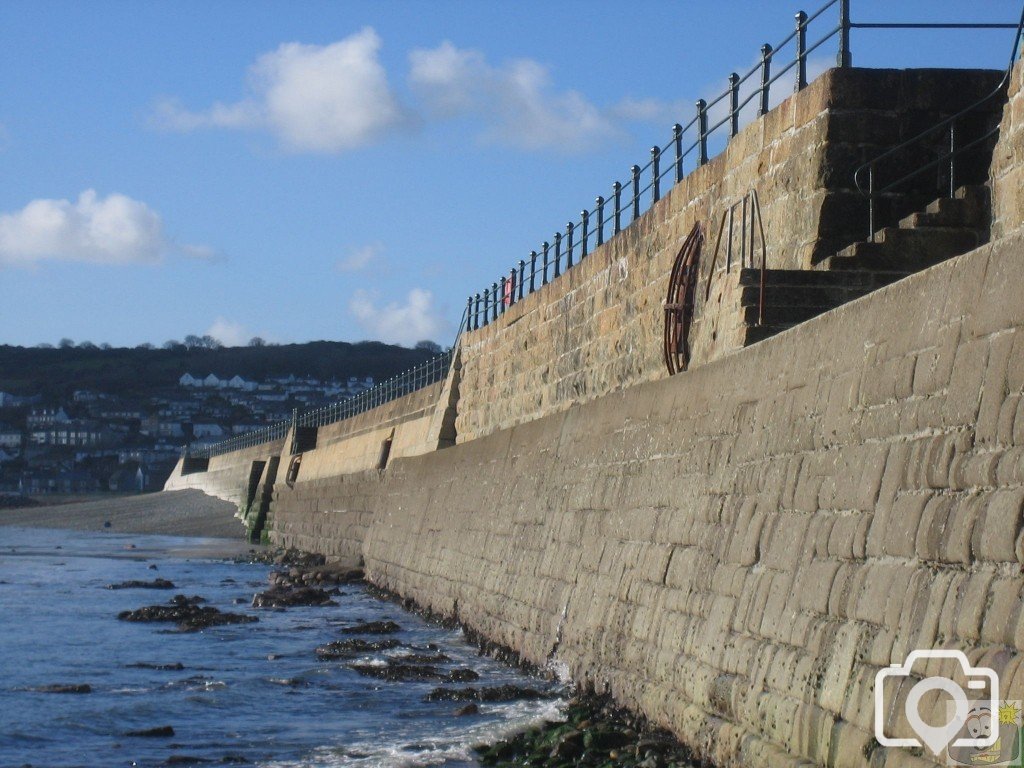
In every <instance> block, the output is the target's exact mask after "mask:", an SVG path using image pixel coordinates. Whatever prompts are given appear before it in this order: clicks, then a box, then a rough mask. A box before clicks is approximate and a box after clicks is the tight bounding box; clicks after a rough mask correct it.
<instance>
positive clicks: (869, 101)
mask: <svg viewBox="0 0 1024 768" xmlns="http://www.w3.org/2000/svg"><path fill="white" fill-rule="evenodd" d="M999 76H1000V75H999V73H994V72H977V71H973V72H972V71H951V70H945V71H939V70H906V71H900V70H866V69H832V70H829V71H827V72H825V73H824V74H823V75H822V76H821V77H819V78H818V79H817V80H815V81H814V82H813V83H811V85H810V86H808V87H807V88H806V89H804V90H803V91H800V92H798V93H796V94H794V95H793V96H791V97H790V98H788V99H786V100H785V101H784V102H782V103H781V104H780V105H778V106H777V107H775V108H774V109H772V110H771V111H770V112H769V113H768V114H767V115H765V116H764V117H763V118H760V119H757V120H755V121H753V122H751V123H750V124H749V125H747V126H746V127H745V128H744V129H743V130H741V131H740V132H739V134H738V135H737V136H735V137H733V138H732V139H731V140H730V141H729V143H728V146H727V147H726V148H725V150H724V151H723V152H722V153H721V154H720V155H718V156H717V157H715V158H714V159H712V160H711V161H710V162H709V163H707V164H706V165H704V166H700V167H697V168H695V169H692V167H687V169H686V170H687V172H688V174H687V175H686V176H685V178H684V179H683V180H682V181H681V182H680V183H679V184H677V185H676V186H675V187H674V188H673V189H672V190H671V191H670V192H668V194H666V195H665V196H664V198H663V199H662V200H661V201H660V202H658V203H656V204H655V205H654V206H653V207H652V208H651V209H650V210H649V211H648V212H647V213H645V214H644V215H643V216H641V217H640V218H639V219H638V220H637V221H635V222H634V223H632V224H631V225H630V226H629V227H628V228H626V229H625V230H624V231H623V232H622V233H621V234H620V235H618V236H616V237H615V238H613V239H611V240H609V241H608V242H606V243H605V244H604V245H603V246H601V247H600V248H598V249H596V250H595V251H594V252H593V253H591V254H590V255H588V256H587V257H586V259H584V260H583V261H582V262H581V263H579V264H577V265H576V266H575V267H573V268H572V269H571V270H569V271H568V272H566V273H563V274H562V275H561V276H560V277H559V278H558V279H557V280H554V281H553V282H551V283H549V284H548V285H546V286H544V287H543V288H541V289H540V290H539V291H537V292H535V293H534V294H532V295H529V296H526V297H525V298H524V300H523V301H521V302H518V303H516V304H514V305H512V306H511V307H509V308H508V309H507V311H506V312H505V313H504V314H503V315H501V316H499V318H498V319H497V321H495V322H493V323H491V324H490V325H488V326H486V327H484V328H481V329H479V330H476V331H471V332H469V333H466V334H465V335H464V336H463V340H462V349H463V372H462V384H463V387H462V395H461V399H460V404H459V416H458V421H457V433H458V440H459V442H468V441H471V440H475V439H476V438H478V437H481V436H483V435H486V434H490V433H491V432H494V431H496V430H499V429H505V428H508V427H511V426H514V425H516V424H521V423H524V422H527V421H532V420H534V419H536V418H539V417H541V416H544V415H546V414H550V413H553V412H556V411H559V410H563V409H565V408H568V407H569V406H571V405H573V404H575V403H580V402H586V401H588V400H591V399H593V398H595V397H599V396H601V395H604V394H607V393H608V392H611V391H614V390H616V389H620V388H623V387H627V386H631V385H633V384H637V383H640V382H645V381H651V380H655V379H659V378H662V377H664V376H666V375H667V373H666V371H665V366H664V363H663V362H662V333H663V324H664V312H663V310H662V305H663V302H664V301H665V295H666V292H667V288H668V278H669V273H670V270H671V268H672V263H673V260H674V259H675V256H676V253H677V252H678V250H679V247H680V246H681V244H682V242H683V240H684V238H685V237H686V235H687V234H688V233H689V231H690V229H691V227H692V226H693V225H694V223H695V222H697V221H700V222H701V223H702V224H703V226H704V229H705V235H706V240H705V244H704V256H703V258H702V261H701V289H702V290H700V291H698V292H697V305H696V309H695V317H696V319H697V323H696V327H695V329H694V334H693V335H692V336H691V340H692V345H693V365H700V364H703V363H704V362H707V361H709V360H713V359H716V358H718V357H721V356H722V355H723V354H727V353H730V352H732V351H735V349H736V348H737V342H736V338H737V334H736V333H734V332H733V331H734V330H735V329H734V328H733V327H732V325H733V324H734V322H735V318H734V317H719V315H720V314H721V313H723V312H724V313H729V312H735V307H734V302H732V303H730V302H729V301H722V302H721V303H719V299H720V297H722V296H723V292H724V294H725V297H726V298H727V299H728V298H729V297H730V296H732V295H733V294H734V291H733V290H732V289H733V288H734V286H733V285H732V284H731V283H730V282H729V281H725V283H724V284H722V285H713V286H712V291H711V302H710V304H709V306H708V307H705V304H704V290H703V289H704V287H705V285H706V283H707V280H708V278H709V277H710V272H711V263H712V253H713V251H714V248H715V241H716V239H717V234H718V226H719V223H720V222H721V220H722V216H723V214H724V213H725V211H726V208H727V207H728V206H729V205H731V204H733V203H735V202H737V201H739V200H740V199H741V198H742V196H743V195H744V194H746V193H747V192H749V191H750V190H751V189H755V190H756V191H757V193H758V196H759V199H760V206H761V212H762V216H763V219H764V228H765V240H766V243H767V263H768V267H769V268H772V269H800V268H807V267H809V266H810V265H811V264H813V263H815V262H816V261H819V260H820V259H822V258H824V257H826V256H829V255H831V254H833V253H834V252H835V251H837V250H838V249H840V248H842V247H844V246H846V245H849V244H850V243H853V242H855V241H858V240H863V239H865V238H866V236H867V234H868V233H867V204H866V202H865V199H864V198H863V196H862V195H861V194H860V193H859V192H857V191H856V189H855V187H854V182H853V173H854V170H855V169H856V168H857V167H858V166H859V165H860V164H861V163H863V162H865V161H866V160H868V159H870V158H872V157H874V156H876V155H877V154H879V153H881V152H882V151H883V150H884V149H886V148H888V147H891V146H894V145H896V144H898V143H900V142H902V141H904V140H906V139H907V138H909V137H911V136H914V135H916V134H917V133H918V132H920V131H921V130H923V129H924V128H926V127H928V126H931V125H933V124H934V123H936V122H938V121H939V120H940V119H941V118H943V117H946V116H948V115H950V114H953V113H955V112H956V111H958V110H959V109H961V108H962V107H964V106H967V105H968V104H970V103H972V102H973V101H975V100H976V99H978V98H980V97H981V96H982V95H984V94H985V93H988V92H989V91H991V89H992V88H993V86H994V85H995V84H996V82H998V80H999ZM936 105H941V107H937V106H936ZM1001 109H1002V105H1001V104H1000V103H998V102H995V103H993V104H992V105H990V108H989V109H988V110H987V111H986V112H985V113H984V114H983V115H982V116H981V118H979V120H980V121H981V122H982V123H986V124H988V123H995V122H996V121H997V120H998V113H999V112H1000V110H1001ZM965 130H967V129H965ZM928 159H931V156H930V155H929V156H927V157H926V158H925V161H927V160H928ZM976 159H977V158H976ZM981 160H983V161H984V163H983V168H982V170H981V171H980V172H979V173H978V174H976V175H978V176H979V177H983V176H984V168H987V165H988V163H987V159H984V158H981ZM666 162H667V161H666ZM968 164H969V163H968V162H967V161H964V162H963V163H962V168H961V174H962V175H963V176H964V178H966V177H967V175H968V170H969V169H968V167H967V166H968ZM886 170H887V172H889V173H891V174H895V175H898V174H899V172H900V171H899V168H896V167H890V168H887V169H886ZM927 182H928V183H929V184H933V183H934V179H933V178H932V177H931V176H929V177H928V179H927ZM937 196H938V193H936V192H935V191H934V187H933V188H932V192H931V195H930V197H928V198H927V200H931V199H933V198H934V197H937ZM926 202H927V201H926ZM886 203H887V201H883V204H882V205H881V208H882V209H884V208H885V207H886ZM892 205H896V203H895V202H893V203H892ZM915 209H916V208H915ZM625 215H626V214H624V218H625ZM738 216H739V213H738V212H737V217H738ZM737 222H738V219H737ZM738 226H739V224H738V223H737V227H738ZM739 236H740V235H739V230H738V229H737V231H736V238H737V239H738V238H739ZM723 247H724V245H723ZM725 266H726V260H725V254H724V252H723V253H721V254H719V257H718V261H717V265H716V274H715V276H714V278H713V280H712V282H713V283H717V282H720V277H721V274H720V271H721V270H723V269H724V268H725ZM733 268H734V269H735V265H733ZM705 317H706V318H707V319H709V320H713V322H712V325H713V329H704V330H703V331H702V329H701V321H702V318H705ZM719 330H721V331H722V332H721V333H718V331H719Z"/></svg>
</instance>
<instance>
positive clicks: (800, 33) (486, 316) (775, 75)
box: [466, 0, 1019, 330]
mask: <svg viewBox="0 0 1024 768" xmlns="http://www.w3.org/2000/svg"><path fill="white" fill-rule="evenodd" d="M850 4H851V0H828V2H825V3H824V4H823V5H821V6H820V7H819V8H818V9H817V10H816V11H814V12H813V13H811V14H810V15H808V14H806V13H804V12H803V11H800V12H798V13H797V14H796V15H795V19H796V24H795V27H794V29H793V31H791V32H790V33H789V34H788V35H787V36H786V37H785V38H783V39H782V40H781V41H780V42H779V44H778V45H776V46H774V47H773V46H771V45H769V44H767V43H765V44H764V45H762V47H761V59H760V61H759V62H758V63H756V64H755V65H754V66H752V67H751V68H750V69H748V70H746V71H745V72H743V74H742V75H740V74H737V73H735V72H734V73H732V74H731V75H730V76H729V86H728V87H727V88H726V90H724V91H722V92H721V93H720V94H718V95H717V96H715V97H714V98H713V99H711V101H710V102H708V101H705V100H704V99H698V100H697V102H696V107H697V111H696V114H695V115H693V116H692V117H691V118H690V119H689V121H687V122H685V123H676V124H675V125H674V126H673V127H672V138H671V139H670V140H669V141H668V142H667V143H666V144H664V145H655V146H653V147H651V156H650V159H649V160H647V161H646V162H645V163H643V164H640V165H633V166H631V167H630V175H629V177H628V178H627V181H626V182H625V183H622V182H619V181H616V182H614V183H613V184H612V195H611V196H610V197H608V198H605V197H604V196H603V195H602V196H598V197H597V198H595V202H596V205H595V206H594V207H592V208H591V207H587V208H585V209H584V210H583V211H581V212H580V215H579V217H578V218H574V219H571V220H570V221H569V223H568V224H567V225H566V229H565V232H564V233H563V232H561V231H558V232H555V233H554V235H553V237H552V238H551V239H550V240H546V241H544V242H543V244H542V245H541V246H540V248H539V249H538V250H533V251H530V254H529V258H528V259H521V260H520V261H519V266H518V269H517V267H516V266H512V268H511V269H510V270H509V271H507V272H505V273H504V274H502V276H501V277H500V278H499V279H497V280H495V281H493V282H491V284H490V285H489V286H486V285H485V287H484V289H483V290H482V291H481V292H479V293H476V294H472V295H470V296H469V297H468V299H467V301H466V315H467V317H466V327H467V328H468V329H469V330H479V329H480V328H482V327H485V326H487V325H489V324H490V323H492V322H494V321H495V320H497V319H498V317H499V315H502V314H504V313H505V311H506V310H507V309H508V308H510V307H511V306H513V305H514V304H515V303H516V302H517V301H519V300H520V299H522V298H523V296H524V294H525V293H526V292H527V291H526V290H525V289H524V287H526V286H528V293H533V292H534V291H536V290H538V289H539V288H541V287H543V286H545V285H547V284H548V283H549V282H550V281H551V280H553V279H557V278H558V277H560V276H561V274H562V272H563V271H564V270H563V266H564V269H571V268H572V267H573V266H575V265H576V264H577V263H579V262H580V261H582V260H583V259H585V258H586V257H587V256H588V255H589V254H590V251H591V245H592V241H596V246H595V247H600V246H601V245H603V244H604V243H605V242H607V240H608V239H610V238H612V237H614V236H615V235H617V234H618V233H619V232H621V231H622V230H623V229H625V228H627V227H629V226H630V224H632V222H633V221H636V220H637V219H638V218H639V216H640V212H641V208H642V207H643V206H645V205H646V206H647V207H649V206H651V205H653V204H654V203H656V202H658V201H659V200H660V199H661V197H662V182H663V180H665V179H666V178H668V179H669V180H670V182H669V184H668V187H669V188H671V186H673V185H675V184H678V183H679V182H680V181H682V179H683V170H684V161H685V160H686V159H688V158H691V156H693V155H696V158H697V165H698V166H702V165H705V164H706V163H707V162H708V161H709V156H708V139H709V138H710V137H711V136H712V135H713V134H715V133H716V132H718V131H720V130H722V129H723V128H725V126H728V131H729V137H730V138H731V137H732V136H734V135H736V133H737V132H738V130H739V118H740V113H741V112H742V111H743V110H744V109H747V108H749V107H750V105H751V102H753V101H754V100H755V99H757V98H758V97H760V99H759V103H758V104H757V114H758V116H761V115H763V114H765V113H766V112H767V111H768V107H769V104H770V93H771V88H772V86H773V85H775V83H777V82H778V81H779V80H780V79H781V78H782V77H784V76H786V75H787V74H788V73H790V72H791V71H792V70H793V69H794V68H795V69H796V77H795V84H794V89H795V90H796V91H800V90H802V89H803V88H805V87H806V86H807V84H808V83H807V59H808V57H809V56H810V54H811V53H813V52H814V51H815V50H817V49H818V48H819V47H820V46H822V45H824V44H825V43H826V42H828V41H829V40H831V39H833V38H834V37H836V36H837V35H838V37H839V46H838V54H837V57H836V63H837V66H839V67H849V66H852V55H851V52H850V32H851V30H854V29H1012V28H1013V27H1014V26H1017V25H1014V24H1002V23H999V24H997V23H976V22H964V23H953V22H943V23H903V22H854V21H852V20H851V18H850ZM836 6H838V9H839V14H838V15H839V19H838V24H837V25H836V26H832V27H830V28H829V29H827V30H826V31H825V32H824V34H823V35H822V36H821V37H820V38H819V39H817V40H816V41H814V42H811V43H810V44H808V40H807V33H808V29H809V27H810V26H811V25H812V23H813V22H815V21H817V20H818V19H819V18H820V17H821V16H822V15H823V14H824V13H825V12H826V11H828V10H829V9H832V8H834V7H836ZM1018 37H1019V35H1018ZM794 41H795V52H794V55H793V57H792V60H790V61H788V63H786V64H785V65H784V66H782V67H781V69H776V71H774V72H773V71H772V67H773V64H775V63H779V61H780V51H782V50H783V49H784V48H786V46H789V45H790V44H791V43H794ZM758 72H760V73H761V81H760V83H759V84H756V85H755V86H754V87H752V88H750V90H749V92H748V93H746V94H742V96H741V93H740V91H741V88H742V87H743V86H744V85H745V84H747V83H748V81H750V79H751V78H752V77H753V76H754V75H755V74H756V73H758ZM726 100H728V107H727V110H726V113H725V115H724V116H723V117H721V118H715V122H713V124H711V125H709V124H708V123H709V113H710V112H711V110H713V109H715V108H716V107H719V105H721V104H723V102H726ZM693 134H695V135H693ZM684 137H685V141H684ZM691 137H692V138H691ZM665 161H668V162H665ZM641 198H643V202H642V201H641ZM609 208H610V209H611V210H609ZM623 217H626V218H627V220H626V221H625V222H623V221H622V219H623ZM609 229H610V233H606V230H609ZM606 234H608V237H606ZM577 257H578V258H577Z"/></svg>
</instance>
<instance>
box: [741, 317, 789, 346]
mask: <svg viewBox="0 0 1024 768" xmlns="http://www.w3.org/2000/svg"><path fill="white" fill-rule="evenodd" d="M794 325H795V323H783V324H780V325H751V326H748V327H746V328H744V329H743V334H744V335H743V346H744V347H749V346H750V345H751V344H756V343H757V342H759V341H764V340H765V339H767V338H771V337H772V336H775V335H776V334H778V333H782V332H783V331H786V330H789V329H790V328H792V327H793V326H794Z"/></svg>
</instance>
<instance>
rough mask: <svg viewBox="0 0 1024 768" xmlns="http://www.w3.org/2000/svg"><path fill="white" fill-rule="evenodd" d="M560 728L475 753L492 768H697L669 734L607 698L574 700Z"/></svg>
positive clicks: (552, 724)
mask: <svg viewBox="0 0 1024 768" xmlns="http://www.w3.org/2000/svg"><path fill="white" fill-rule="evenodd" d="M566 717H567V719H566V721H565V722H547V723H545V724H544V725H542V726H539V727H536V728H530V729H529V730H527V731H524V732H522V733H519V734H516V735H515V736H512V737H511V738H508V739H505V740H503V741H499V742H497V743H496V744H488V745H480V746H478V747H476V748H475V752H476V753H477V756H478V758H479V760H480V763H481V765H484V766H495V767H496V768H512V766H516V767H517V768H521V766H536V767H537V768H567V767H568V766H593V767H594V768H612V766H616V767H619V766H621V767H622V768H695V766H698V765H703V763H700V762H699V761H697V760H696V759H694V757H693V755H692V753H691V752H690V751H689V750H688V749H687V748H686V747H685V746H683V745H682V744H680V743H679V742H678V741H677V740H676V738H675V737H674V736H673V735H672V734H671V733H670V732H669V731H666V730H664V729H662V728H656V727H654V726H652V725H651V724H650V723H648V722H647V721H646V720H645V719H644V718H642V717H638V716H636V715H633V714H631V713H630V712H627V711H626V710H623V709H620V708H618V707H616V706H615V704H614V703H613V702H612V701H611V700H610V699H608V698H605V697H594V696H585V695H584V696H577V697H575V698H574V699H573V700H572V701H571V702H570V704H569V706H568V707H567V709H566Z"/></svg>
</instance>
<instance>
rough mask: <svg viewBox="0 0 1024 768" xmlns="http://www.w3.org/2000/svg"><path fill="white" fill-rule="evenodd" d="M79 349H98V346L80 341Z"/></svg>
mask: <svg viewBox="0 0 1024 768" xmlns="http://www.w3.org/2000/svg"><path fill="white" fill-rule="evenodd" d="M78 348H79V349H96V345H95V344H93V343H92V342H91V341H80V342H78Z"/></svg>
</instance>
